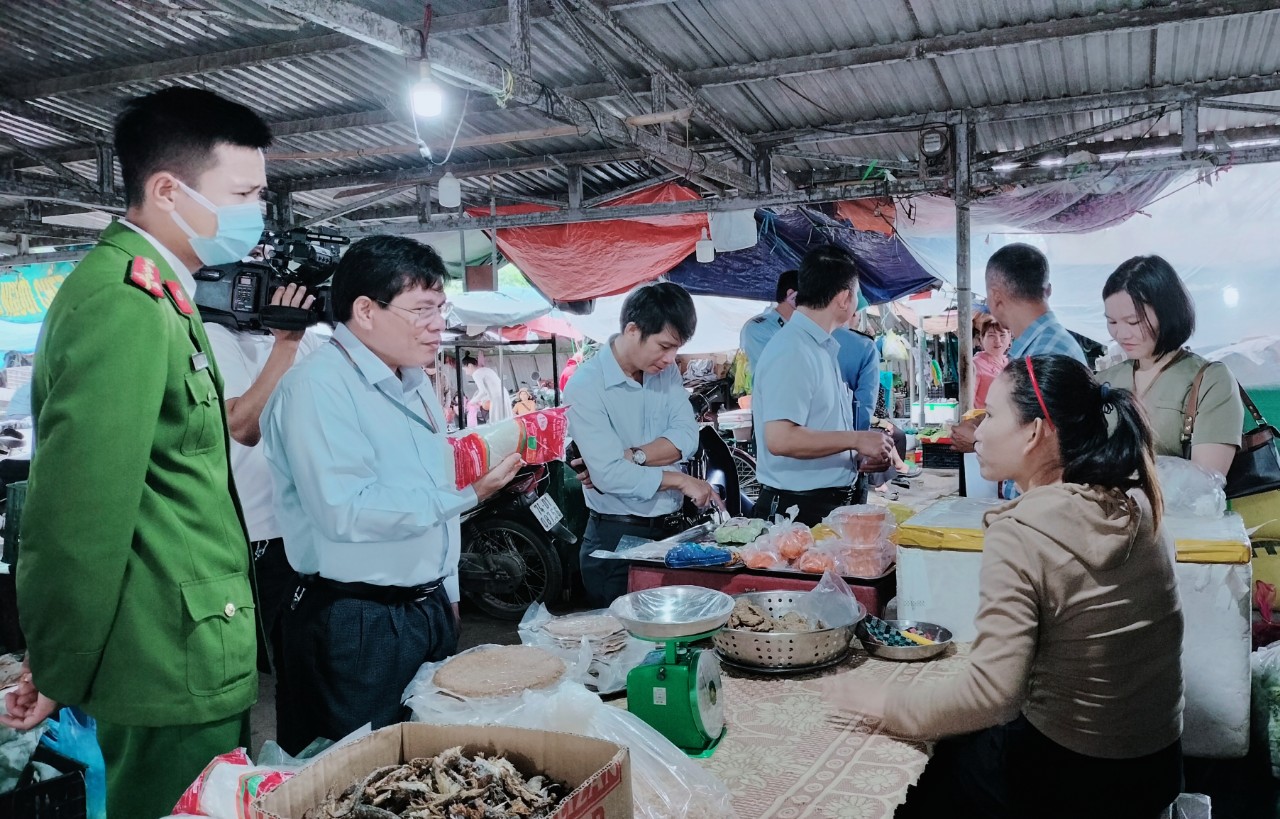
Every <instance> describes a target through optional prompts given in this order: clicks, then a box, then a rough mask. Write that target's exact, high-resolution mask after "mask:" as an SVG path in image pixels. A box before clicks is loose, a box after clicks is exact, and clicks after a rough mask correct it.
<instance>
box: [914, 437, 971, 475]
mask: <svg viewBox="0 0 1280 819" xmlns="http://www.w3.org/2000/svg"><path fill="white" fill-rule="evenodd" d="M920 448H921V449H922V450H923V451H924V466H925V467H926V468H928V469H959V468H960V464H961V463H963V462H964V455H962V454H961V453H959V452H956V451H955V450H954V449H952V448H951V444H930V443H921V444H920Z"/></svg>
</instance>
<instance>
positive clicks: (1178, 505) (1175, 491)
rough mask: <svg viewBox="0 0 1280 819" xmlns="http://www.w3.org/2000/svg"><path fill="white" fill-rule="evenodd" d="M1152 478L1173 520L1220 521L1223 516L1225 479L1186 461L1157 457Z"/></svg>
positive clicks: (1225, 496)
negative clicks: (1154, 478)
mask: <svg viewBox="0 0 1280 819" xmlns="http://www.w3.org/2000/svg"><path fill="white" fill-rule="evenodd" d="M1156 476H1157V477H1158V478H1159V480H1160V491H1161V493H1162V494H1163V495H1164V508H1165V510H1166V511H1167V512H1168V513H1169V514H1170V515H1173V516H1175V517H1187V516H1191V517H1197V518H1220V517H1222V516H1223V515H1225V514H1226V513H1227V493H1226V487H1227V479H1226V478H1225V477H1223V476H1222V475H1219V474H1218V473H1217V472H1214V471H1213V470H1210V469H1205V468H1204V467H1203V466H1200V465H1199V464H1193V463H1192V462H1191V461H1188V460H1187V459H1186V458H1176V457H1174V456H1172V455H1160V456H1158V457H1157V458H1156Z"/></svg>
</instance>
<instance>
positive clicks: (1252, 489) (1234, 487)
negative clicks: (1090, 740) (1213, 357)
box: [1182, 362, 1280, 498]
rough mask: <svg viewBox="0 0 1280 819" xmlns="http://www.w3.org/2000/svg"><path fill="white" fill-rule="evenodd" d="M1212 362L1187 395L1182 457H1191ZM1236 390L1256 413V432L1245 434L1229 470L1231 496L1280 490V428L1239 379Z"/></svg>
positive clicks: (1228, 491) (1250, 412)
mask: <svg viewBox="0 0 1280 819" xmlns="http://www.w3.org/2000/svg"><path fill="white" fill-rule="evenodd" d="M1212 363H1213V362H1209V363H1207V364H1205V365H1204V366H1203V367H1201V368H1200V372H1198V373H1196V378H1195V380H1194V381H1192V382H1191V393H1190V394H1189V395H1188V396H1187V409H1186V412H1185V413H1184V415H1183V423H1182V457H1184V458H1187V459H1190V458H1191V433H1192V432H1193V431H1194V429H1195V423H1196V411H1197V404H1199V402H1200V382H1201V381H1202V380H1204V373H1205V370H1207V369H1209V365H1210V364H1212ZM1236 389H1238V390H1239V391H1240V400H1241V401H1243V402H1244V405H1245V407H1246V408H1247V409H1248V410H1249V414H1250V415H1252V416H1253V422H1254V424H1256V426H1255V427H1254V429H1253V430H1252V431H1250V432H1246V433H1244V435H1243V437H1242V438H1241V441H1240V449H1239V450H1237V451H1236V456H1235V459H1234V460H1232V461H1231V469H1229V470H1228V471H1227V489H1226V492H1227V497H1228V498H1247V497H1250V496H1252V495H1259V494H1262V493H1263V492H1273V491H1275V490H1280V450H1278V449H1277V448H1276V440H1277V437H1278V433H1277V432H1276V428H1275V427H1273V426H1271V425H1270V424H1268V423H1267V421H1266V419H1265V418H1263V417H1262V413H1260V412H1259V411H1258V407H1257V405H1255V404H1254V403H1253V399H1251V398H1250V397H1249V394H1248V393H1247V392H1245V391H1244V387H1241V386H1240V382H1238V381H1237V382H1236Z"/></svg>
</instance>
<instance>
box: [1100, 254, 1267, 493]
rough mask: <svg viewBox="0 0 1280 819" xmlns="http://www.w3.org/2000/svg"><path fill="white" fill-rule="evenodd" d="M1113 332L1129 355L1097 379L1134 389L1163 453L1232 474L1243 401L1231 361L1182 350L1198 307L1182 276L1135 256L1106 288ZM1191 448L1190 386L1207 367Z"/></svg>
mask: <svg viewBox="0 0 1280 819" xmlns="http://www.w3.org/2000/svg"><path fill="white" fill-rule="evenodd" d="M1102 299H1103V305H1104V306H1105V308H1106V313H1107V329H1108V330H1109V331H1110V332H1111V337H1112V338H1113V339H1115V340H1116V343H1117V344H1119V345H1120V347H1121V348H1122V349H1124V351H1125V354H1126V355H1128V356H1129V360H1128V361H1123V362H1121V363H1119V364H1117V365H1115V366H1114V367H1110V368H1108V369H1106V370H1103V371H1102V372H1100V373H1099V374H1098V380H1099V381H1104V382H1110V384H1111V386H1113V387H1118V388H1120V389H1125V390H1130V391H1132V392H1133V394H1134V395H1135V396H1137V399H1138V403H1139V404H1141V405H1142V408H1143V409H1144V410H1145V411H1146V415H1147V423H1148V424H1149V425H1150V426H1151V434H1152V436H1153V438H1154V439H1155V450H1156V454H1157V455H1174V456H1177V457H1181V458H1186V457H1190V459H1191V462H1192V463H1195V464H1198V465H1200V466H1203V467H1205V468H1206V469H1211V470H1213V471H1214V472H1217V473H1218V474H1220V475H1226V474H1227V470H1229V469H1230V468H1231V461H1232V459H1234V458H1235V455H1236V450H1238V449H1239V448H1240V438H1241V430H1242V429H1243V426H1244V405H1243V403H1242V402H1241V401H1240V393H1239V389H1238V388H1237V386H1236V381H1235V378H1233V377H1232V375H1231V372H1230V370H1228V369H1227V365H1225V364H1222V363H1221V362H1217V363H1209V362H1208V361H1206V360H1205V359H1203V358H1201V357H1200V356H1198V355H1196V354H1195V353H1193V352H1191V351H1190V350H1186V349H1183V346H1182V345H1183V344H1185V343H1186V342H1187V339H1189V338H1191V334H1192V333H1193V332H1194V331H1195V326H1196V315H1195V308H1194V307H1193V306H1192V304H1191V297H1190V296H1189V295H1188V294H1187V288H1186V287H1184V286H1183V284H1182V280H1181V279H1179V278H1178V274H1177V273H1175V272H1174V270H1173V268H1172V267H1171V266H1170V265H1169V263H1168V262H1166V261H1165V260H1164V259H1162V258H1160V257H1159V256H1135V257H1133V258H1132V259H1130V260H1128V261H1127V262H1125V263H1124V264H1122V265H1120V266H1119V267H1117V268H1116V270H1115V272H1114V273H1112V274H1111V276H1110V277H1109V278H1108V279H1107V283H1106V284H1105V285H1103V288H1102ZM1205 365H1208V367H1207V368H1206V369H1205V370H1204V377H1203V378H1201V380H1200V389H1199V391H1198V396H1199V397H1198V404H1197V407H1196V415H1195V429H1194V430H1193V432H1192V436H1191V441H1190V447H1189V449H1190V451H1189V452H1188V451H1187V447H1184V445H1183V441H1182V432H1183V420H1184V418H1185V417H1186V411H1187V401H1188V398H1189V396H1190V393H1191V385H1192V384H1193V383H1194V382H1195V380H1196V375H1197V374H1198V373H1199V372H1200V370H1201V369H1202V368H1205Z"/></svg>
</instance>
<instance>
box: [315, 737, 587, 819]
mask: <svg viewBox="0 0 1280 819" xmlns="http://www.w3.org/2000/svg"><path fill="white" fill-rule="evenodd" d="M565 793H566V790H565V788H564V787H563V786H562V785H560V784H558V783H555V782H550V781H548V780H547V779H546V778H545V777H542V776H534V777H531V778H528V779H526V778H525V777H524V775H523V774H521V773H520V771H518V770H516V767H515V766H514V765H512V764H511V762H510V760H508V759H506V758H505V757H502V756H495V757H485V755H484V754H479V753H478V754H476V755H475V756H474V757H470V756H466V755H464V754H463V753H462V747H461V746H458V747H456V748H450V749H449V750H447V751H444V752H443V753H440V754H438V755H436V756H434V757H419V758H417V759H412V760H410V761H408V762H406V763H404V764H403V765H387V766H385V767H382V768H378V769H377V770H375V771H373V772H372V773H370V774H369V775H368V776H365V777H363V778H361V779H357V780H356V781H355V782H352V783H351V784H350V785H348V786H347V787H346V788H344V789H343V790H342V791H338V792H335V791H330V792H329V795H328V798H327V799H325V801H324V802H322V803H320V804H319V805H317V806H316V807H314V808H312V809H311V810H309V811H307V812H306V813H305V814H303V817H302V819H504V818H505V817H520V818H521V819H545V817H548V816H550V815H551V814H552V813H553V812H554V811H555V809H556V806H557V805H559V804H560V802H561V800H563V799H564V797H565Z"/></svg>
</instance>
